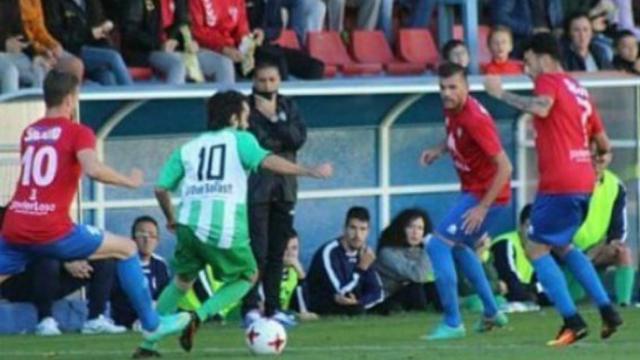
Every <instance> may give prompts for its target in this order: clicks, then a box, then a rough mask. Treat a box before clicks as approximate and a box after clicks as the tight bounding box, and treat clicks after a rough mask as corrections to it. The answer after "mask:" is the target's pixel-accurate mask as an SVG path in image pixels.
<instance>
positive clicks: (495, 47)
mask: <svg viewBox="0 0 640 360" xmlns="http://www.w3.org/2000/svg"><path fill="white" fill-rule="evenodd" d="M487 41H488V42H489V51H491V62H489V63H487V64H482V73H483V74H487V75H520V74H522V73H524V65H523V64H522V62H521V61H517V60H511V59H509V55H510V54H511V51H512V50H513V37H512V35H511V30H509V28H508V27H505V26H495V27H493V28H491V31H490V32H489V38H488V39H487Z"/></svg>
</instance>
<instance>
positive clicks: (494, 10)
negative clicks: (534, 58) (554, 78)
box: [491, 0, 570, 58]
mask: <svg viewBox="0 0 640 360" xmlns="http://www.w3.org/2000/svg"><path fill="white" fill-rule="evenodd" d="M565 1H566V0H546V1H531V0H493V1H492V2H491V14H492V15H493V19H492V21H493V24H492V25H493V26H498V25H502V26H506V27H508V28H509V29H511V32H512V33H513V37H514V43H515V44H516V48H515V50H514V56H515V57H517V58H521V57H522V49H521V46H517V45H518V44H524V43H525V40H526V39H528V38H530V37H531V35H533V34H535V33H537V32H541V31H551V32H554V33H556V34H558V33H561V32H562V24H563V21H564V14H569V13H570V12H568V11H566V10H564V9H563V5H564V4H563V3H564V2H565Z"/></svg>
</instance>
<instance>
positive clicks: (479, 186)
mask: <svg viewBox="0 0 640 360" xmlns="http://www.w3.org/2000/svg"><path fill="white" fill-rule="evenodd" d="M438 76H439V77H440V96H441V98H442V103H443V105H444V109H445V127H446V135H447V136H446V140H445V141H443V142H442V143H441V145H440V146H438V147H436V148H434V149H428V150H425V151H424V152H423V153H422V156H421V162H422V164H423V165H425V166H426V165H429V164H431V163H433V162H434V161H435V160H436V159H437V158H438V157H440V155H442V154H443V153H445V152H449V154H450V155H451V157H452V159H453V164H454V166H455V168H456V171H457V172H458V176H459V177H460V182H461V183H462V196H460V198H459V199H458V200H457V202H456V205H455V206H454V207H453V208H452V209H451V210H450V211H449V213H448V214H447V215H446V216H445V219H444V220H443V221H442V222H440V224H439V225H438V227H437V228H436V230H435V232H434V235H433V236H431V237H430V239H429V241H428V243H427V246H426V247H427V253H428V254H429V257H430V259H431V263H432V264H433V270H434V274H435V278H436V287H437V288H438V294H439V295H440V301H441V302H442V307H443V309H444V320H443V322H442V323H441V324H439V325H438V326H437V327H436V328H435V329H434V330H433V331H432V332H431V333H430V334H428V335H427V336H426V339H427V340H443V339H452V338H458V337H462V336H464V335H465V329H464V325H463V324H462V319H461V318H460V309H459V306H458V297H457V289H458V287H457V276H456V270H455V266H454V258H455V260H456V261H457V262H458V264H459V265H460V267H461V268H462V270H463V272H464V274H465V276H466V277H467V278H468V279H469V281H471V283H472V284H473V285H474V287H475V288H476V291H477V292H478V295H479V296H480V299H482V303H483V305H484V313H483V317H482V318H481V319H480V321H479V322H478V323H477V324H476V326H475V330H476V331H478V332H484V331H489V330H491V329H492V328H493V327H496V326H498V327H499V326H504V325H506V324H507V321H508V320H507V317H506V316H505V315H504V314H502V313H500V312H499V311H498V307H497V305H496V301H495V298H494V297H493V293H492V292H491V287H490V286H489V282H488V280H487V276H486V274H485V272H484V269H483V268H482V264H481V263H480V260H479V259H478V257H477V256H476V254H475V251H474V249H475V248H476V245H477V242H478V241H479V240H480V239H481V238H482V236H483V235H484V234H486V233H487V232H489V233H491V232H492V231H493V230H494V226H495V224H496V222H497V221H498V220H499V218H500V216H501V215H506V214H504V213H505V212H506V211H507V210H506V205H507V204H508V203H509V198H510V197H511V189H510V185H509V182H510V177H511V170H512V169H511V162H510V161H509V158H508V157H507V155H506V154H505V152H504V150H503V148H502V145H501V143H500V137H499V136H498V131H497V129H496V126H495V123H494V122H493V119H492V118H491V115H490V114H489V113H488V112H487V110H486V109H485V108H484V107H483V106H482V105H481V104H480V103H479V102H478V101H477V100H476V99H474V98H473V97H472V96H470V95H469V84H468V83H467V78H466V75H465V68H464V67H462V66H460V65H457V64H453V63H446V64H443V65H441V66H440V68H439V69H438Z"/></svg>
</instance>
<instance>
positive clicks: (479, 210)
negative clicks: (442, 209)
mask: <svg viewBox="0 0 640 360" xmlns="http://www.w3.org/2000/svg"><path fill="white" fill-rule="evenodd" d="M488 211H489V208H488V207H486V206H484V205H477V206H475V207H473V208H471V209H469V210H468V211H467V212H466V213H464V215H462V218H463V219H464V221H463V222H462V230H464V233H465V234H467V235H469V234H473V233H474V232H476V231H478V229H480V226H481V225H482V222H483V221H484V218H485V217H486V216H487V212H488Z"/></svg>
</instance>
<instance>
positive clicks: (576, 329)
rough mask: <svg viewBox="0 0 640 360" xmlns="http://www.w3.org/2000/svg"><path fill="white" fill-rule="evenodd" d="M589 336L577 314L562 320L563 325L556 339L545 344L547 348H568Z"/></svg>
mask: <svg viewBox="0 0 640 360" xmlns="http://www.w3.org/2000/svg"><path fill="white" fill-rule="evenodd" d="M588 334H589V331H588V330H587V324H586V323H585V322H584V320H583V319H582V317H581V316H580V315H579V314H576V315H574V316H572V317H569V318H566V319H565V320H564V325H562V327H561V328H560V331H558V335H556V338H555V339H553V340H551V341H549V342H547V345H548V346H554V347H563V346H569V345H571V344H573V343H575V342H577V341H579V340H581V339H583V338H585V337H586V336H587V335H588Z"/></svg>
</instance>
